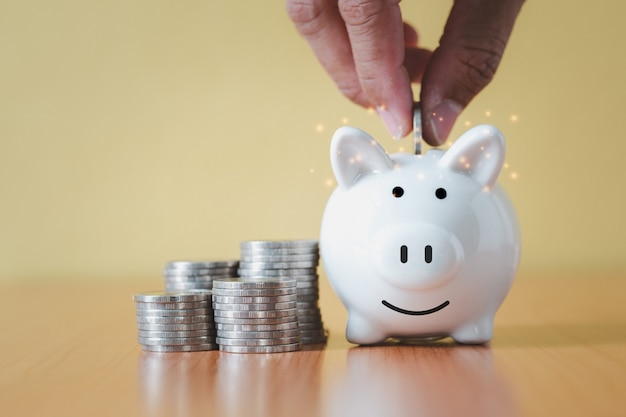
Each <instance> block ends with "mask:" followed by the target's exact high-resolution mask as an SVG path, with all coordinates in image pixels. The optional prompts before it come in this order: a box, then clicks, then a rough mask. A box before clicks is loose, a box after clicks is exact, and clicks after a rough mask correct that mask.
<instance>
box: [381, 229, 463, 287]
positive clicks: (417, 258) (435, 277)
mask: <svg viewBox="0 0 626 417" xmlns="http://www.w3.org/2000/svg"><path fill="white" fill-rule="evenodd" d="M372 239H373V242H372V245H371V248H372V254H371V255H372V256H371V259H372V260H373V263H374V267H375V269H376V271H377V273H378V275H379V276H380V277H382V278H383V279H384V280H385V281H387V282H388V283H389V284H391V285H393V286H394V287H397V288H401V289H406V290H418V289H425V288H429V287H434V286H438V285H441V284H443V283H445V282H446V281H448V280H449V279H450V278H452V277H453V276H454V274H455V273H456V272H457V271H458V270H459V268H460V266H461V263H462V261H463V258H464V251H463V246H462V245H461V242H460V241H459V239H458V238H457V236H456V235H455V234H454V233H451V232H450V231H447V230H445V229H442V228H441V227H438V226H435V225H430V224H421V225H415V224H395V225H389V226H386V227H384V228H383V229H381V230H380V231H378V232H377V233H375V234H374V236H373V237H372Z"/></svg>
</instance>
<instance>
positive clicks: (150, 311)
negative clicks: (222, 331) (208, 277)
mask: <svg viewBox="0 0 626 417" xmlns="http://www.w3.org/2000/svg"><path fill="white" fill-rule="evenodd" d="M133 300H134V301H135V308H136V312H137V313H136V314H137V336H138V341H139V343H140V344H141V346H142V349H143V350H147V351H153V352H194V351H200V350H215V349H217V348H218V346H217V345H216V344H215V325H214V323H213V310H212V308H211V292H210V291H194V292H190V293H180V294H176V293H171V292H145V293H139V294H135V295H134V296H133Z"/></svg>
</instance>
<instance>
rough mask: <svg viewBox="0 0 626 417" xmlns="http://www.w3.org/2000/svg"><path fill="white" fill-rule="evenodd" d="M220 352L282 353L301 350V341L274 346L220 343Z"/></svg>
mask: <svg viewBox="0 0 626 417" xmlns="http://www.w3.org/2000/svg"><path fill="white" fill-rule="evenodd" d="M219 349H220V351H221V352H229V353H284V352H295V351H298V350H302V343H291V344H288V345H276V346H226V345H220V347H219Z"/></svg>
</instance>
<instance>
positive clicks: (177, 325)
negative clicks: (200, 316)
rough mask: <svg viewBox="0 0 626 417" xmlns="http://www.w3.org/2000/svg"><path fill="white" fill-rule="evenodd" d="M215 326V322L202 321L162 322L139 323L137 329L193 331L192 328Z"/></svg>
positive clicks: (210, 327) (206, 328) (202, 328)
mask: <svg viewBox="0 0 626 417" xmlns="http://www.w3.org/2000/svg"><path fill="white" fill-rule="evenodd" d="M214 328H215V325H214V324H213V322H212V321H211V322H208V321H205V322H201V323H184V324H181V323H174V324H169V323H168V324H161V323H141V322H140V323H137V330H149V331H153V332H180V331H192V330H212V329H214Z"/></svg>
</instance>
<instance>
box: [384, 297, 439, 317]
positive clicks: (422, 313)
mask: <svg viewBox="0 0 626 417" xmlns="http://www.w3.org/2000/svg"><path fill="white" fill-rule="evenodd" d="M382 303H383V305H384V306H385V307H387V308H390V309H392V310H393V311H397V312H398V313H402V314H408V315H409V316H425V315H427V314H433V313H436V312H438V311H439V310H443V309H444V308H446V307H447V306H448V305H449V304H450V301H447V300H446V301H444V302H443V303H441V304H439V305H438V306H437V307H433V308H431V309H429V310H421V311H416V310H405V309H403V308H400V307H396V306H394V305H393V304H391V303H390V302H388V301H386V300H383V301H382Z"/></svg>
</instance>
